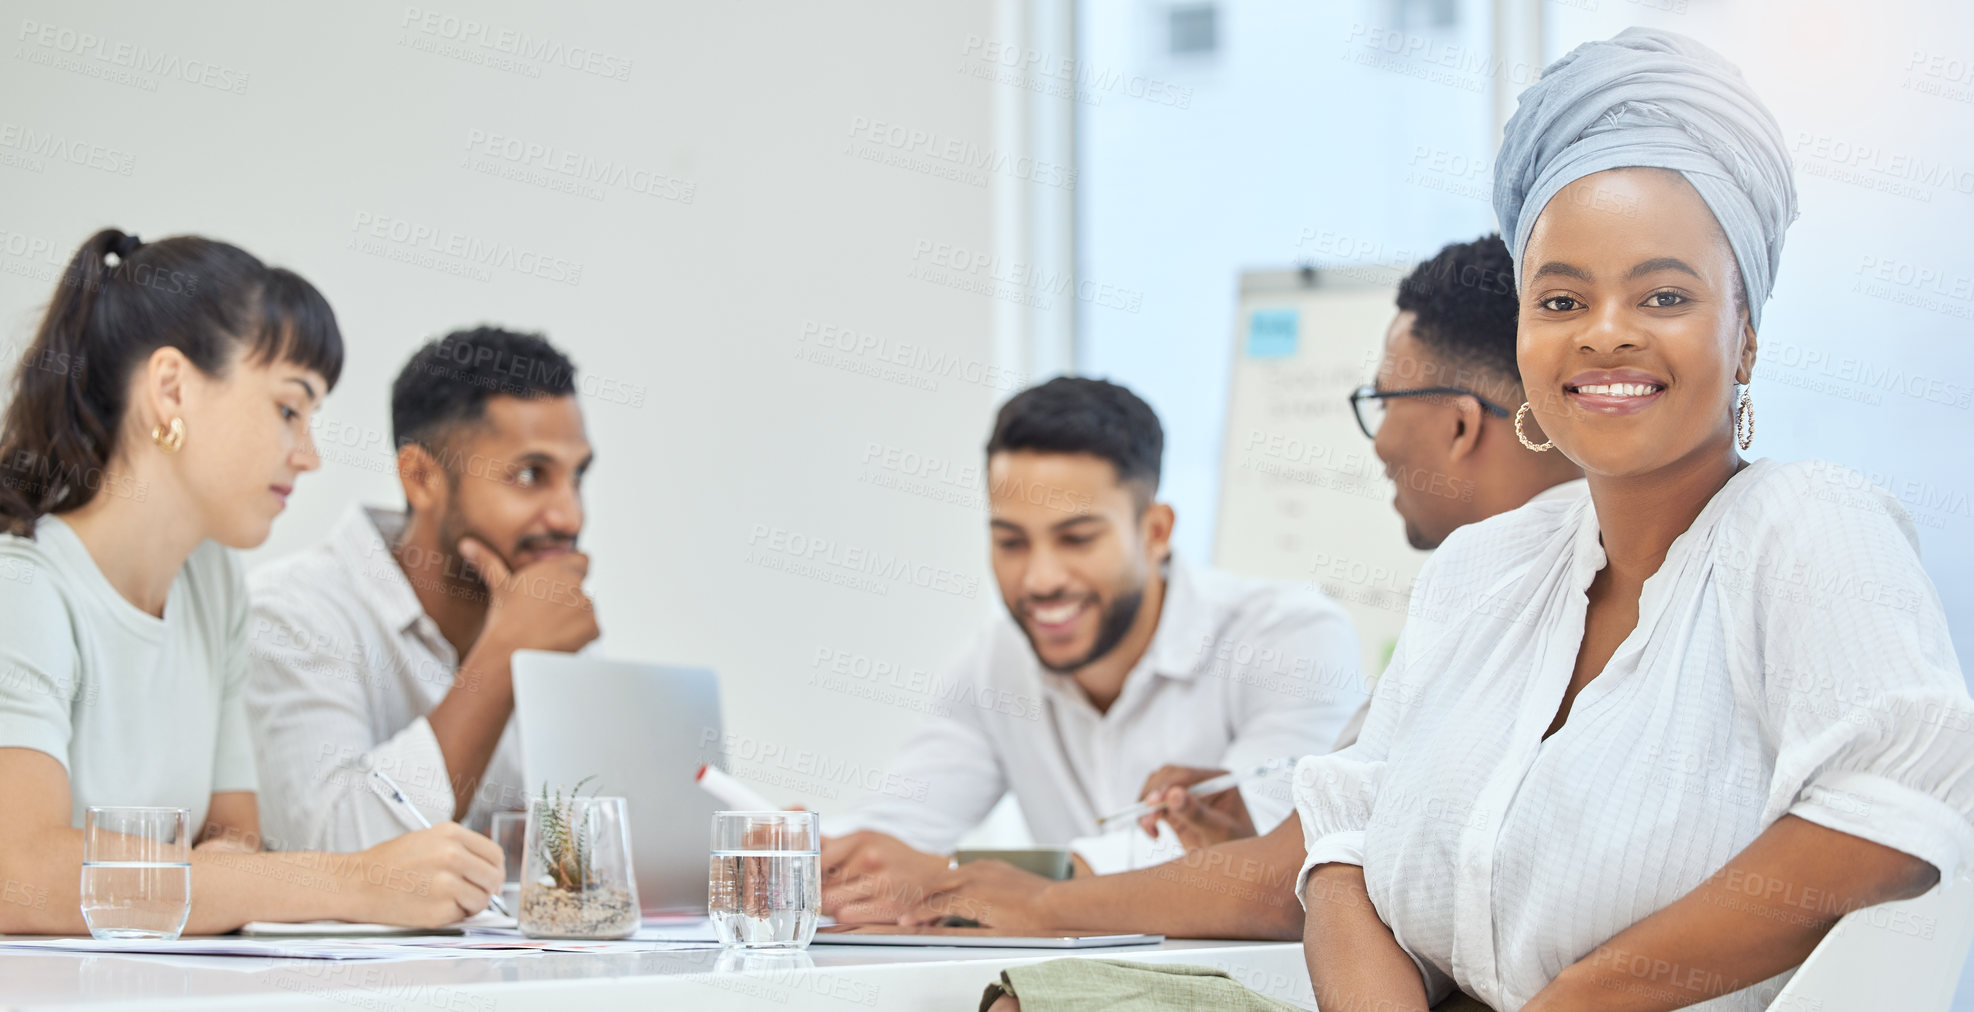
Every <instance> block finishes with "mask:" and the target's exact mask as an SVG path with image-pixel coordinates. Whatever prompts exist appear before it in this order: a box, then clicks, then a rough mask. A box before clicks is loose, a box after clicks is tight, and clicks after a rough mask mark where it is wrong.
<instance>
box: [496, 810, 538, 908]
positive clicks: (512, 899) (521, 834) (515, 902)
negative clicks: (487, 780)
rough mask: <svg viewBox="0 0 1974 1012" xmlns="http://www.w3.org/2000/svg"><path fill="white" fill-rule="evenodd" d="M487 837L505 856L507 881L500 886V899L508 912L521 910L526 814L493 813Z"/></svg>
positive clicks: (525, 854) (526, 851)
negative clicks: (497, 845) (498, 846)
mask: <svg viewBox="0 0 1974 1012" xmlns="http://www.w3.org/2000/svg"><path fill="white" fill-rule="evenodd" d="M487 836H489V837H491V838H492V839H493V842H495V843H497V844H499V845H500V850H501V853H503V854H506V855H507V881H506V882H504V883H502V884H501V887H500V899H501V902H503V903H505V904H507V909H509V910H519V909H521V865H522V863H523V862H524V861H526V859H527V853H528V813H526V812H495V813H493V822H492V824H491V825H489V826H488V827H487Z"/></svg>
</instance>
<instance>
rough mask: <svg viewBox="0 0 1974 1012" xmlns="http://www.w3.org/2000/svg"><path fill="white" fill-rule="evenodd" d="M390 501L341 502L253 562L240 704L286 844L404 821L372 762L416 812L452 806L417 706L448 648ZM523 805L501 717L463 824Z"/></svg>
mask: <svg viewBox="0 0 1974 1012" xmlns="http://www.w3.org/2000/svg"><path fill="white" fill-rule="evenodd" d="M403 523H404V517H403V515H402V514H399V513H395V512H391V511H385V510H365V509H364V508H362V507H360V506H353V507H351V508H350V510H349V512H348V513H346V514H345V515H344V517H343V519H342V520H341V521H340V522H339V523H338V524H337V526H336V530H335V532H334V533H333V534H332V535H331V536H330V539H329V541H328V542H327V543H325V544H323V545H320V546H318V547H316V548H314V549H311V550H309V551H306V552H302V553H300V554H297V555H294V556H290V557H289V558H286V559H281V560H279V561H276V562H273V563H270V564H269V565H267V566H264V567H261V568H260V569H257V570H255V571H254V573H253V575H252V576H251V577H250V578H249V583H250V584H251V586H252V590H253V623H252V628H251V632H250V636H249V639H250V641H251V644H252V653H253V667H254V674H253V679H252V681H251V683H250V686H249V688H248V692H247V713H248V716H249V718H250V719H251V722H252V725H253V731H254V748H255V752H256V754H257V755H258V756H259V760H260V776H261V783H262V785H263V790H262V791H261V799H260V812H261V825H262V827H263V829H264V831H265V832H266V834H267V837H268V839H269V841H270V842H271V843H272V844H274V845H277V846H279V847H281V848H282V849H287V850H332V851H352V850H361V849H363V848H366V847H370V846H373V845H375V844H378V843H382V842H383V841H385V840H389V839H391V838H393V837H395V836H398V835H399V834H402V833H404V832H406V831H407V830H408V829H410V828H412V827H410V826H408V825H407V824H406V822H405V821H404V819H403V818H402V817H401V816H400V815H399V814H398V813H397V812H396V811H395V810H394V809H393V808H392V807H391V806H390V805H387V804H385V802H384V801H383V800H382V799H381V798H379V797H378V796H377V795H376V793H375V792H373V791H372V790H371V788H370V785H369V782H368V781H369V772H370V770H371V769H372V768H377V769H381V770H383V771H384V772H385V773H386V774H388V775H389V776H390V777H391V779H392V780H395V781H396V782H397V784H398V786H399V787H401V788H403V789H404V792H405V794H406V796H407V797H408V798H409V799H410V800H411V802H412V803H413V804H415V805H417V806H418V810H419V811H420V812H422V813H423V814H424V816H425V818H426V819H428V820H430V821H432V822H442V821H444V820H446V819H450V818H452V815H453V804H454V799H453V790H452V772H451V771H449V770H448V769H447V768H446V762H445V754H444V753H443V752H441V751H440V750H439V742H438V739H437V738H435V737H434V736H433V734H432V726H431V725H430V724H429V723H427V722H426V720H425V715H426V714H427V713H430V712H431V710H432V708H433V707H435V706H437V705H438V704H439V701H440V700H442V699H444V698H445V695H446V693H447V692H448V691H450V690H451V689H452V685H453V681H454V677H455V676H456V675H457V674H458V671H459V657H458V654H457V652H456V651H454V650H453V648H452V644H451V643H449V642H447V641H446V638H445V637H444V636H443V635H441V634H440V632H439V627H438V624H437V623H435V622H433V621H432V619H431V617H430V616H428V615H426V614H425V608H424V606H423V605H421V604H419V603H418V595H417V594H416V593H414V592H413V590H412V588H411V584H410V581H409V580H407V579H406V577H405V574H404V569H403V568H402V567H400V566H399V565H398V562H397V558H396V557H395V556H393V555H392V554H391V551H390V548H389V547H388V546H389V544H390V543H391V542H393V541H395V540H396V538H397V536H398V532H399V531H400V530H401V528H402V526H403ZM525 807H527V789H526V787H525V785H524V784H523V781H522V775H521V760H520V743H519V741H518V736H517V735H516V734H515V732H514V726H513V721H512V720H511V719H510V720H509V722H508V726H507V728H506V730H505V731H503V732H502V733H501V737H500V742H499V744H498V745H497V746H496V747H495V749H494V753H493V758H492V759H491V760H490V761H489V762H488V763H487V769H486V773H485V776H484V777H483V778H482V780H481V782H480V786H479V790H478V791H477V793H475V795H474V797H473V804H472V806H471V808H470V809H469V810H468V812H467V815H466V818H464V819H462V820H460V822H461V823H462V824H463V825H466V826H467V827H469V828H472V829H478V830H482V831H484V830H485V829H486V828H487V826H488V824H489V823H490V822H491V818H492V813H493V812H497V811H507V810H513V809H521V808H525Z"/></svg>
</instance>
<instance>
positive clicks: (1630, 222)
mask: <svg viewBox="0 0 1974 1012" xmlns="http://www.w3.org/2000/svg"><path fill="white" fill-rule="evenodd" d="M1740 290H1741V276H1740V272H1739V270H1737V269H1736V267H1735V264H1734V250H1733V248H1732V247H1731V246H1729V245H1728V242H1727V237H1726V235H1725V234H1724V233H1722V232H1721V229H1720V225H1719V223H1718V222H1716V221H1715V220H1714V216H1713V213H1712V212H1710V211H1709V210H1707V205H1706V202H1705V201H1703V200H1701V199H1700V195H1699V194H1698V193H1697V192H1695V191H1694V189H1693V187H1692V186H1691V185H1690V184H1688V183H1687V182H1686V180H1685V179H1684V178H1683V177H1681V176H1680V175H1679V174H1678V173H1676V172H1671V171H1667V170H1664V169H1611V170H1608V171H1605V172H1598V173H1594V174H1592V175H1588V176H1585V177H1583V178H1582V179H1579V180H1577V181H1576V182H1574V183H1571V184H1570V185H1569V186H1567V187H1565V188H1564V189H1563V190H1562V192H1560V193H1558V194H1557V195H1556V197H1555V199H1553V200H1551V201H1550V202H1549V205H1548V206H1547V207H1545V208H1544V209H1543V210H1542V214H1541V217H1539V218H1537V219H1536V222H1535V227H1534V228H1533V229H1532V230H1531V231H1530V233H1529V241H1528V248H1527V249H1526V250H1525V251H1524V253H1523V257H1522V284H1521V316H1520V320H1519V324H1518V327H1517V331H1518V333H1517V338H1516V345H1515V354H1516V359H1517V361H1518V363H1519V365H1520V366H1521V372H1522V382H1523V383H1524V384H1525V385H1526V386H1527V388H1528V399H1529V404H1530V411H1531V412H1532V413H1533V414H1534V415H1535V417H1536V420H1537V421H1539V422H1540V423H1541V425H1542V430H1543V431H1544V432H1546V433H1548V435H1549V437H1550V438H1551V439H1553V440H1555V443H1556V448H1557V449H1559V450H1561V451H1562V452H1563V453H1564V454H1565V455H1566V456H1568V457H1569V458H1570V459H1571V460H1574V461H1576V462H1577V463H1578V464H1579V465H1581V466H1582V467H1583V469H1584V471H1585V472H1586V473H1589V474H1593V475H1608V476H1633V475H1642V474H1649V473H1652V472H1654V471H1658V470H1660V469H1662V468H1665V467H1669V466H1674V465H1677V464H1679V463H1681V462H1684V461H1688V460H1692V459H1697V458H1700V457H1705V456H1710V455H1717V454H1721V453H1729V452H1732V446H1733V443H1732V440H1733V404H1734V397H1735V391H1734V384H1735V383H1737V382H1738V383H1745V382H1747V381H1748V378H1749V376H1750V374H1751V372H1752V370H1753V369H1754V364H1755V334H1754V331H1753V330H1752V329H1750V328H1749V326H1748V324H1747V312H1746V310H1745V308H1744V307H1743V301H1744V300H1743V297H1742V296H1741V294H1740Z"/></svg>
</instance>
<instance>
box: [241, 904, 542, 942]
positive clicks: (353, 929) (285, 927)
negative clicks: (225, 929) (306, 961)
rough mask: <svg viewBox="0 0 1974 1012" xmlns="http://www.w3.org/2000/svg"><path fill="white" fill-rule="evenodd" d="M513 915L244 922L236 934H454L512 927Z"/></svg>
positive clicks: (487, 912) (487, 913)
mask: <svg viewBox="0 0 1974 1012" xmlns="http://www.w3.org/2000/svg"><path fill="white" fill-rule="evenodd" d="M512 927H514V918H512V917H509V916H505V915H502V914H498V913H495V912H494V911H493V910H491V909H488V910H482V911H480V912H479V913H477V914H474V915H473V916H471V917H468V918H466V919H465V920H462V921H455V922H453V923H451V924H448V925H446V926H445V927H443V928H408V927H405V926H403V925H401V924H369V923H361V922H356V921H297V922H294V923H288V922H283V921H248V922H247V923H246V924H244V925H242V926H241V927H240V934H242V935H245V936H247V937H249V938H331V937H341V938H350V937H396V936H400V935H454V936H457V935H458V934H460V933H461V932H462V931H472V930H479V929H482V928H512Z"/></svg>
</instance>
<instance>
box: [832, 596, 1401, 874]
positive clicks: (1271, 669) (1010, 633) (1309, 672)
mask: <svg viewBox="0 0 1974 1012" xmlns="http://www.w3.org/2000/svg"><path fill="white" fill-rule="evenodd" d="M1357 657H1358V654H1357V635H1356V632H1355V630H1354V628H1353V627H1352V625H1351V622H1350V619H1349V617H1348V616H1347V615H1345V614H1344V612H1343V610H1342V609H1341V608H1339V607H1337V605H1336V604H1335V602H1333V601H1331V600H1330V599H1328V598H1327V597H1324V596H1323V595H1322V594H1321V593H1319V592H1317V591H1314V590H1308V589H1301V588H1297V587H1294V586H1292V585H1289V584H1284V583H1276V582H1267V581H1261V580H1250V579H1243V578H1239V577H1234V576H1230V575H1227V574H1224V573H1218V572H1213V571H1210V570H1206V571H1196V570H1193V569H1190V568H1189V567H1187V566H1184V565H1182V564H1180V562H1179V561H1178V560H1177V559H1174V560H1173V561H1172V562H1171V563H1170V565H1169V566H1168V567H1167V583H1166V593H1165V599H1164V602H1163V606H1162V608H1161V611H1160V614H1159V620H1158V628H1157V630H1156V631H1155V632H1154V633H1153V635H1152V641H1151V644H1150V646H1149V647H1148V648H1147V649H1146V651H1145V654H1144V656H1143V657H1142V658H1140V659H1139V661H1138V663H1137V665H1136V666H1134V667H1133V668H1132V669H1131V672H1130V674H1129V675H1128V676H1126V678H1125V680H1124V687H1123V690H1122V692H1121V693H1120V694H1119V695H1118V697H1117V699H1116V700H1115V701H1114V702H1113V703H1112V704H1111V706H1110V709H1109V710H1108V711H1107V712H1103V713H1099V712H1098V711H1097V708H1096V707H1095V706H1093V705H1092V704H1091V703H1090V700H1089V697H1088V696H1087V695H1085V694H1084V692H1083V690H1082V689H1081V688H1079V687H1078V686H1077V685H1076V683H1075V680H1074V679H1073V678H1071V677H1070V676H1068V675H1062V674H1056V673H1053V672H1050V671H1048V670H1047V669H1045V668H1043V667H1042V665H1041V662H1040V661H1039V660H1037V659H1036V657H1035V652H1034V650H1033V648H1032V647H1030V645H1029V643H1028V639H1027V637H1026V636H1025V635H1023V633H1022V631H1021V629H1020V627H1019V626H1018V625H1016V623H1015V620H1014V618H1013V617H1012V616H1010V615H1008V614H1007V613H1005V612H1003V613H1002V614H1000V615H997V616H996V617H995V618H994V619H993V620H992V621H991V622H990V623H988V625H987V627H986V628H985V629H983V630H982V631H981V633H980V634H979V636H978V637H976V638H975V640H974V641H973V643H972V644H971V645H970V646H969V647H968V648H967V649H966V650H965V652H964V653H963V654H962V655H961V657H960V659H959V661H958V662H957V664H956V666H955V670H954V673H953V680H954V681H955V682H956V683H958V684H961V685H965V686H967V687H968V689H967V691H965V692H963V693H960V694H959V695H958V696H957V698H959V699H961V700H964V701H965V702H966V703H967V704H968V705H960V706H955V707H953V709H952V711H951V712H950V714H947V715H941V716H937V717H933V718H931V719H928V720H927V721H926V722H925V724H924V725H923V726H922V727H921V728H920V729H919V731H918V732H917V733H916V734H915V735H914V736H913V737H912V738H911V739H910V741H909V742H908V743H907V744H906V746H905V748H904V749H903V751H902V752H900V753H899V754H898V756H897V757H896V758H895V759H894V760H893V761H892V763H891V764H890V766H889V767H888V769H890V770H894V771H897V772H899V773H901V774H905V775H909V776H910V777H912V778H914V780H915V781H922V782H923V783H924V785H925V790H923V791H922V792H919V791H914V792H911V795H910V796H909V797H905V796H886V797H883V798H880V799H877V800H874V801H871V802H870V803H868V804H866V805H864V806H863V807H861V808H859V809H857V810H856V811H855V812H853V813H850V815H849V816H848V817H847V818H846V819H844V820H842V821H840V822H838V821H835V820H832V822H831V829H832V830H833V831H836V832H842V831H847V830H849V829H854V828H864V829H875V830H880V831H882V832H886V833H890V834H891V835H893V836H896V837H898V838H899V839H901V840H903V841H905V842H906V843H908V844H911V845H912V846H914V847H917V848H919V849H921V850H926V851H934V852H944V851H947V850H950V849H952V847H953V845H954V844H955V843H956V842H958V840H959V839H960V837H961V836H962V835H963V834H965V833H966V832H967V830H969V829H971V828H973V826H974V825H975V824H976V823H978V822H979V821H980V820H981V819H982V818H984V817H985V816H986V815H987V813H988V811H989V810H991V809H992V808H993V807H994V805H995V803H996V802H998V801H999V800H1000V799H1001V796H1002V795H1003V794H1005V793H1006V792H1008V791H1010V790H1011V791H1013V792H1014V796H1015V798H1016V800H1017V801H1018V802H1019V803H1020V805H1021V810H1022V814H1023V815H1024V816H1025V817H1026V818H1027V821H1028V827H1029V830H1030V832H1031V833H1032V834H1033V835H1034V838H1035V842H1037V843H1039V844H1046V845H1057V846H1063V845H1069V846H1073V847H1074V848H1075V849H1076V851H1077V852H1078V853H1079V854H1081V855H1082V856H1083V858H1084V860H1086V861H1088V862H1089V863H1090V865H1091V867H1092V868H1093V869H1094V870H1096V871H1098V872H1100V873H1102V872H1112V871H1123V870H1126V869H1128V868H1131V867H1138V866H1143V865H1146V864H1151V863H1156V862H1158V861H1162V860H1168V859H1170V858H1171V857H1173V856H1176V854H1177V853H1179V851H1178V850H1177V849H1176V844H1175V843H1172V842H1171V841H1170V840H1169V834H1167V837H1168V839H1167V842H1166V843H1165V845H1163V846H1159V847H1151V846H1148V845H1149V843H1150V841H1148V840H1145V837H1144V834H1143V832H1142V831H1140V830H1138V829H1137V828H1136V825H1135V823H1129V822H1127V823H1125V824H1124V825H1123V827H1122V828H1113V829H1112V831H1111V832H1110V833H1108V834H1104V835H1102V836H1099V831H1098V825H1097V820H1098V819H1099V818H1101V817H1103V816H1105V815H1109V814H1111V813H1112V812H1115V811H1118V810H1120V809H1123V808H1127V807H1129V806H1130V805H1132V804H1134V803H1135V802H1137V801H1138V799H1139V791H1140V789H1141V788H1143V787H1144V782H1145V778H1146V777H1148V776H1150V775H1151V774H1152V772H1153V771H1154V770H1157V769H1158V768H1159V767H1160V766H1164V765H1166V764H1168V763H1171V764H1179V765H1188V766H1205V767H1220V768H1223V769H1231V770H1239V769H1241V768H1243V767H1252V766H1255V765H1258V764H1260V763H1263V762H1266V761H1268V760H1270V759H1277V758H1285V757H1286V758H1292V757H1299V756H1304V755H1309V754H1311V753H1316V752H1324V751H1327V750H1328V749H1329V748H1330V747H1331V744H1332V743H1333V742H1334V741H1335V740H1336V737H1337V734H1338V732H1339V731H1341V730H1342V728H1343V726H1344V724H1345V722H1347V721H1348V720H1349V719H1350V716H1351V714H1352V713H1353V712H1354V711H1355V710H1356V709H1357V707H1358V705H1359V704H1360V703H1361V702H1362V701H1363V700H1364V698H1365V695H1366V690H1365V687H1364V681H1363V677H1362V674H1361V672H1360V671H1359V669H1358V661H1357ZM1242 796H1243V800H1244V801H1245V802H1246V803H1247V806H1248V810H1249V812H1250V813H1251V814H1252V816H1253V818H1254V822H1255V825H1256V827H1257V828H1259V829H1261V830H1263V831H1266V830H1267V829H1269V828H1272V827H1273V826H1274V825H1275V824H1277V823H1278V822H1280V821H1281V820H1282V819H1283V818H1286V817H1287V815H1288V814H1289V812H1290V811H1291V809H1292V807H1293V804H1292V802H1291V800H1290V799H1289V797H1288V791H1287V776H1286V772H1285V773H1284V775H1283V776H1281V777H1279V778H1276V779H1275V780H1273V781H1269V782H1257V783H1251V784H1249V785H1247V786H1244V787H1243V788H1242ZM1138 841H1143V842H1142V843H1141V842H1138Z"/></svg>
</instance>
